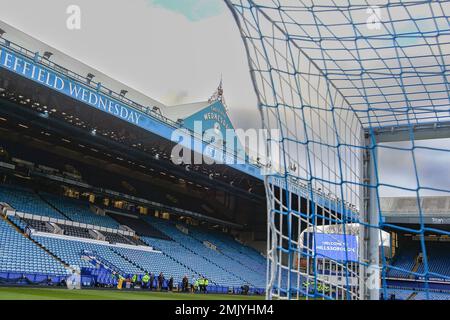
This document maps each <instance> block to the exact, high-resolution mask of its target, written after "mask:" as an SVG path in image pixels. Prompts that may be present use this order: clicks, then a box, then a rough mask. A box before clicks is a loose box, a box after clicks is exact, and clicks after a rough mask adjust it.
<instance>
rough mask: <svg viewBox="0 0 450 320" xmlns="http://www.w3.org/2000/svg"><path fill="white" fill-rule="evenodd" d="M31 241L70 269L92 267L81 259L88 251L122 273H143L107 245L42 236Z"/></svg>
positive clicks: (34, 237)
mask: <svg viewBox="0 0 450 320" xmlns="http://www.w3.org/2000/svg"><path fill="white" fill-rule="evenodd" d="M33 239H34V240H36V241H37V242H39V243H40V244H41V245H42V246H43V247H45V248H46V249H47V250H49V251H50V252H52V253H53V254H54V255H56V256H58V257H59V258H60V259H61V260H63V261H64V262H65V263H67V264H69V265H70V266H72V267H79V268H83V267H84V268H88V267H92V265H91V264H90V262H88V261H86V260H83V259H82V258H81V257H82V252H83V251H85V250H88V251H94V252H96V253H97V254H98V255H100V256H101V257H102V258H103V259H106V260H107V261H109V262H110V263H112V264H113V265H115V266H116V267H117V268H118V269H120V270H121V271H123V272H124V273H130V274H133V273H138V274H142V273H143V270H142V269H141V268H139V267H137V266H135V265H133V264H132V263H130V262H129V261H127V260H125V259H124V258H122V257H120V256H119V255H118V254H117V253H115V252H114V251H113V250H112V248H111V247H110V246H108V245H103V244H97V243H90V242H84V241H76V240H67V239H60V238H51V237H42V236H33ZM130 250H131V249H130Z"/></svg>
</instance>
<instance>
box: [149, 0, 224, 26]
mask: <svg viewBox="0 0 450 320" xmlns="http://www.w3.org/2000/svg"><path fill="white" fill-rule="evenodd" d="M148 1H149V2H150V4H152V5H154V6H157V7H161V8H165V9H167V10H170V11H174V12H177V13H180V14H182V15H184V16H185V17H186V18H187V19H188V20H190V21H194V22H195V21H200V20H203V19H207V18H210V17H214V16H218V15H220V14H221V13H223V11H224V6H223V4H222V2H221V1H220V0H148Z"/></svg>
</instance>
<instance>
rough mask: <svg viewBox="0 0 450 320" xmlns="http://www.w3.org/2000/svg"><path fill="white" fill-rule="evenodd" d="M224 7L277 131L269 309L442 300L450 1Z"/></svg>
mask: <svg viewBox="0 0 450 320" xmlns="http://www.w3.org/2000/svg"><path fill="white" fill-rule="evenodd" d="M225 2H226V3H227V5H228V7H229V8H230V10H231V12H232V14H233V16H234V18H235V20H236V22H237V25H238V28H239V30H240V32H241V36H242V38H243V41H244V45H245V49H246V52H247V56H248V64H249V69H250V73H251V76H252V81H253V85H254V89H255V91H256V95H257V98H258V106H259V110H260V114H261V117H262V121H263V125H264V128H265V129H268V130H266V132H268V134H267V136H266V147H267V156H268V159H267V163H268V165H267V168H266V169H267V172H266V176H265V182H266V183H265V184H266V194H267V205H268V216H267V219H268V249H267V250H268V251H267V256H268V266H267V296H268V298H269V299H304V298H306V299H380V298H385V299H386V298H387V297H389V296H390V294H391V293H392V292H394V293H395V292H396V291H395V290H396V288H397V287H398V286H399V285H400V286H401V285H406V283H409V282H411V281H413V282H414V283H415V284H417V288H416V289H417V291H414V292H413V291H411V292H409V293H405V294H406V295H407V297H408V298H412V297H413V295H412V294H413V293H415V295H423V297H424V298H430V295H432V294H433V293H434V292H435V291H434V289H433V287H432V284H433V283H441V284H442V283H445V282H446V281H449V280H450V278H449V276H450V272H449V271H448V270H449V269H450V267H449V261H450V260H449V257H448V253H445V250H442V246H441V247H439V245H447V252H448V249H449V248H450V242H447V243H445V241H446V240H445V239H446V238H447V237H448V236H449V235H450V234H449V232H448V231H447V230H449V229H448V228H446V227H445V226H443V225H442V224H435V221H434V220H433V219H435V217H436V212H435V211H439V210H440V209H442V208H445V206H448V204H443V203H444V202H445V201H447V200H446V199H447V198H445V196H448V195H449V192H450V185H449V183H448V182H446V181H445V180H447V179H448V177H449V170H448V167H446V166H445V165H443V166H442V167H441V169H440V170H441V171H439V170H436V169H437V168H433V167H430V163H431V162H430V163H428V164H427V163H426V161H427V160H429V159H430V156H431V157H432V158H434V159H438V158H440V159H446V161H449V160H450V158H449V151H450V147H449V145H450V144H449V143H448V140H439V141H441V142H439V141H437V142H436V141H435V140H429V139H439V138H441V139H445V138H450V134H449V130H448V129H449V126H448V124H449V123H450V122H449V120H450V113H449V105H450V103H449V69H448V64H449V61H450V58H449V57H450V29H449V25H450V24H449V18H448V17H449V15H450V2H449V1H394V0H390V1H387V0H384V1H382V0H379V1H364V0H354V1H353V0H352V1H346V0H320V1H314V0H225ZM274 129H276V131H274ZM274 132H276V134H274ZM274 146H279V150H280V152H279V154H277V153H274V152H273V150H274ZM444 162H445V161H444ZM447 163H448V162H447ZM400 171H402V172H400ZM439 172H442V175H439ZM432 176H434V177H432ZM445 177H447V179H446V178H445ZM447 181H448V180H447ZM402 201H403V202H402ZM439 201H441V203H439ZM445 203H448V201H447V202H445ZM433 208H434V209H433ZM447 209H450V208H449V207H447ZM433 210H434V211H433ZM441 211H442V212H441V214H442V216H444V217H445V216H446V214H447V213H448V212H449V211H447V213H446V212H445V210H441ZM408 219H409V220H408ZM433 221H434V222H433ZM447 221H448V222H447V223H446V224H447V225H449V224H450V220H448V219H447ZM443 223H444V224H445V221H444V222H443ZM433 237H434V239H435V240H436V241H435V242H432V239H431V238H433ZM427 249H429V250H427ZM440 250H441V251H440ZM428 251H429V253H428ZM443 252H444V253H443ZM442 254H443V255H442ZM439 259H444V260H442V261H438V260H439ZM445 259H447V260H445ZM445 261H447V262H445ZM443 265H444V267H442V266H443ZM445 266H446V268H445ZM395 281H397V282H395ZM433 281H434V282H433ZM397 294H399V293H397ZM402 294H403V293H402Z"/></svg>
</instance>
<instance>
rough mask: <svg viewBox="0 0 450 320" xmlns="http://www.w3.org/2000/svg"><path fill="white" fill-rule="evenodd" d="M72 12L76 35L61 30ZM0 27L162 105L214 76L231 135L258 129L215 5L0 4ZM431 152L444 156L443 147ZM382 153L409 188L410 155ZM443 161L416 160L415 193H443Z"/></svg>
mask: <svg viewBox="0 0 450 320" xmlns="http://www.w3.org/2000/svg"><path fill="white" fill-rule="evenodd" d="M73 4H75V5H78V6H79V7H80V8H81V29H80V30H69V29H67V27H66V20H67V17H68V15H67V14H66V9H67V7H68V6H69V5H73ZM0 19H1V20H3V21H5V22H7V23H9V24H11V25H12V26H14V27H16V28H18V29H20V30H22V31H24V32H25V33H27V34H29V35H31V36H33V37H36V38H37V39H39V40H41V41H43V42H46V43H47V44H49V45H51V46H54V47H56V48H57V49H59V50H61V51H63V52H65V53H67V54H69V55H70V56H72V57H74V58H76V59H78V60H80V61H82V62H84V63H86V64H88V65H90V66H92V67H94V68H96V69H98V70H100V71H102V72H104V73H105V74H107V75H109V76H111V77H113V78H115V79H117V80H119V81H121V82H123V83H125V84H127V85H129V86H131V87H133V88H135V89H137V90H139V91H141V92H143V93H144V94H146V95H148V96H150V97H152V98H154V99H156V100H159V101H161V102H162V103H164V104H167V105H175V104H181V103H187V102H195V101H204V100H207V99H208V98H209V97H210V96H211V94H212V93H213V92H214V90H215V89H216V87H217V85H218V83H219V80H220V77H221V75H222V76H223V80H224V88H225V98H226V100H227V104H228V107H229V111H230V117H231V119H232V121H233V123H234V125H235V127H238V128H239V127H241V128H248V127H260V118H259V115H258V113H257V111H256V98H255V95H254V91H253V87H252V85H251V81H250V76H249V73H248V65H247V60H246V56H245V50H244V47H243V43H242V40H241V38H240V35H239V32H238V30H237V28H236V26H235V22H234V19H233V18H232V16H231V14H230V13H229V11H228V9H227V8H226V6H225V4H224V3H223V1H221V0H128V1H118V0H94V1H93V0H39V1H30V0H14V1H11V0H0ZM434 146H436V147H441V148H446V149H450V143H449V141H448V140H441V141H436V142H434ZM388 151H389V152H382V154H381V155H380V158H381V160H382V163H383V164H385V166H384V169H383V172H381V174H382V176H383V180H385V181H386V182H387V183H388V182H389V183H392V182H394V183H395V182H397V184H405V185H411V184H412V183H414V181H415V174H414V168H413V167H409V169H407V168H408V164H409V163H410V161H409V159H412V154H411V152H403V153H397V154H394V153H393V152H392V150H388ZM449 155H450V152H442V151H441V152H439V154H438V153H432V152H421V155H420V156H419V157H420V163H421V165H422V166H423V168H422V169H423V170H422V172H424V177H421V178H422V180H421V185H424V184H426V185H427V186H431V187H440V188H447V189H450V174H449V170H448V169H447V170H445V169H444V168H447V165H446V164H448V163H450V156H449ZM411 170H412V171H411ZM443 174H444V175H443ZM443 178H444V179H443ZM386 194H387V195H398V194H405V192H403V191H401V190H396V191H395V192H394V191H393V190H390V191H387V192H386ZM424 194H429V193H428V192H426V193H424ZM409 195H412V194H409Z"/></svg>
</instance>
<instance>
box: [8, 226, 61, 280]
mask: <svg viewBox="0 0 450 320" xmlns="http://www.w3.org/2000/svg"><path fill="white" fill-rule="evenodd" d="M0 272H20V273H41V274H48V275H65V274H67V273H68V272H67V270H66V268H65V267H64V266H63V265H62V264H61V263H60V262H59V261H58V260H56V259H55V258H53V257H52V256H51V255H49V254H48V253H47V252H45V251H44V250H42V249H41V248H39V247H38V246H37V245H36V244H35V243H33V242H32V241H30V240H29V239H27V238H25V237H24V236H23V235H22V234H20V233H18V232H17V231H16V230H14V228H13V227H12V226H11V225H9V224H8V223H7V222H6V221H4V220H2V219H0Z"/></svg>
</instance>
